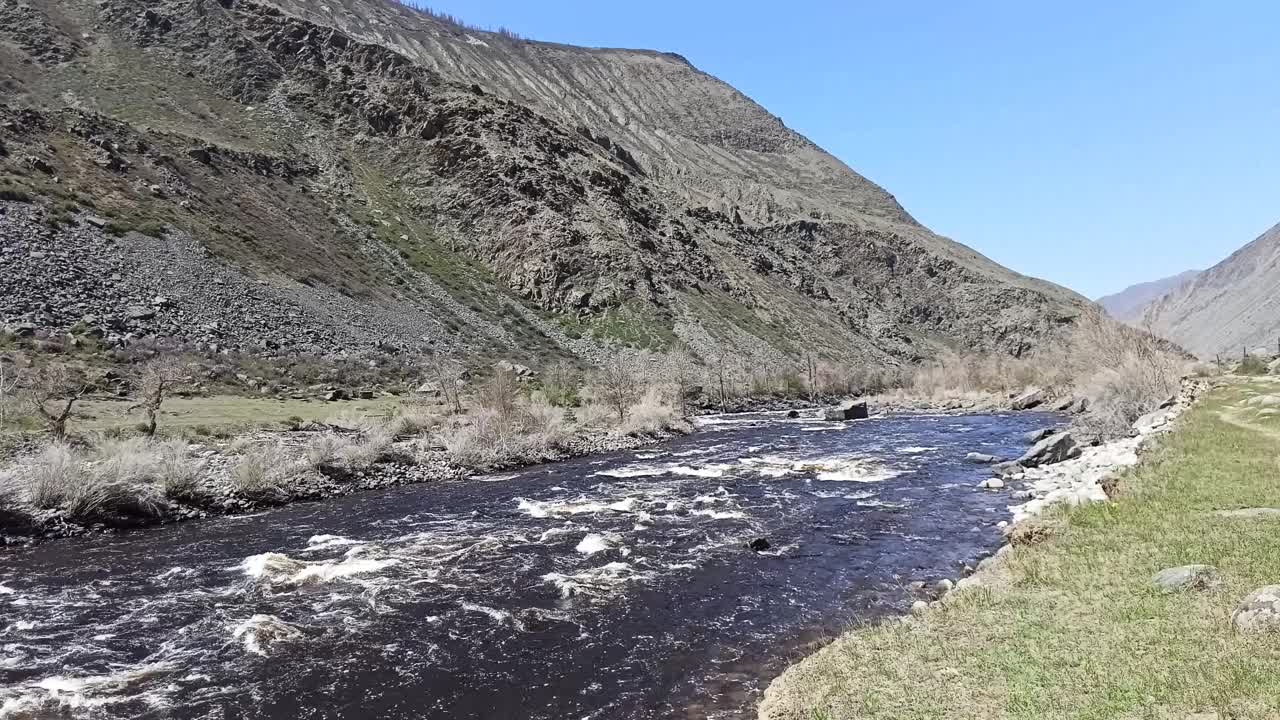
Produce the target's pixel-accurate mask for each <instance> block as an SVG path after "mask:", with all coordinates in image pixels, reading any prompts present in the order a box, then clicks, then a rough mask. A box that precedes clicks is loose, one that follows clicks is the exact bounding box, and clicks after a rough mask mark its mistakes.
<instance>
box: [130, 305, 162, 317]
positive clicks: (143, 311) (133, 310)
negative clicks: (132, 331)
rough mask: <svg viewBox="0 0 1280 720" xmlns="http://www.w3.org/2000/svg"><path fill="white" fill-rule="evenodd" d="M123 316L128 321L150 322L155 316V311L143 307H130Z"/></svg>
mask: <svg viewBox="0 0 1280 720" xmlns="http://www.w3.org/2000/svg"><path fill="white" fill-rule="evenodd" d="M124 314H125V317H127V318H129V319H130V320H150V319H151V318H153V317H155V316H156V311H155V309H154V308H149V307H146V306H144V305H130V306H129V307H128V308H126V309H125V311H124Z"/></svg>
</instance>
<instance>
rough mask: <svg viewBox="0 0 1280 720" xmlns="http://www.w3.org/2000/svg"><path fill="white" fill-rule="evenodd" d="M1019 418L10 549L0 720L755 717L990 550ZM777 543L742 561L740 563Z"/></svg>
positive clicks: (627, 462) (739, 429)
mask: <svg viewBox="0 0 1280 720" xmlns="http://www.w3.org/2000/svg"><path fill="white" fill-rule="evenodd" d="M1054 422H1056V419H1055V418H1054V417H1053V416H1049V415H1041V414H1034V413H1022V414H994V415H968V416H942V415H889V416H884V417H875V418H872V419H870V420H866V421H856V422H849V423H835V424H832V423H823V422H819V421H811V420H785V419H784V418H782V417H781V416H778V415H759V416H746V417H744V416H736V417H725V418H711V419H709V420H708V421H707V422H706V424H705V425H704V428H703V432H700V433H697V434H695V435H693V436H690V437H687V438H682V439H679V440H677V441H674V442H671V443H669V444H667V445H664V446H661V447H658V448H653V449H649V450H645V451H640V452H627V453H619V454H615V455H610V456H599V457H593V458H584V459H580V460H575V461H569V462H564V463H559V464H554V465H548V466H542V467H537V468H532V469H529V470H527V471H524V472H520V473H515V474H510V475H504V476H490V477H485V478H481V479H479V480H475V479H473V480H469V481H459V482H452V483H439V484H435V485H419V486H411V487H404V488H397V489H393V490H389V491H383V492H373V493H367V494H363V495H357V496H353V497H348V498H341V499H336V500H331V501H325V502H320V503H312V504H302V505H295V506H291V507H286V508H282V509H279V510H275V511H272V512H266V513H261V514H258V515H253V516H244V517H236V518H217V519H210V520H207V521H200V522H191V523H186V524H182V525H176V526H172V527H165V528H159V529H151V530H145V531H137V532H131V533H125V534H120V535H114V536H98V537H87V538H78V539H72V540H64V541H56V542H50V543H46V544H44V545H40V546H37V547H34V548H25V549H10V550H0V553H3V554H0V718H25V717H41V718H43V717H74V718H80V717H84V718H94V717H103V718H115V717H127V718H133V717H144V718H210V719H213V718H216V719H218V720H225V719H229V718H360V719H362V720H364V719H368V718H379V719H383V718H450V719H453V718H521V719H524V718H530V719H533V718H537V719H544V718H545V719H548V720H550V719H555V720H561V719H562V718H574V719H608V720H618V719H637V720H638V719H641V718H663V719H666V718H746V717H752V716H753V715H754V705H755V703H756V702H757V701H758V699H759V694H760V693H761V692H762V691H763V689H764V687H765V686H766V685H767V683H768V681H769V679H770V678H772V677H773V676H775V675H776V674H777V673H778V672H780V671H781V670H782V668H783V667H785V665H786V664H787V662H789V661H791V660H794V659H795V657H796V656H797V655H798V654H799V653H800V652H801V651H802V650H803V649H804V648H806V647H811V646H812V643H813V642H815V641H816V640H819V639H820V638H822V637H824V636H829V635H831V634H834V633H836V632H839V630H840V629H841V628H842V627H844V626H845V625H846V624H847V623H848V622H850V621H853V620H865V619H872V618H875V617H877V616H881V615H883V614H885V613H891V612H902V611H903V610H904V609H905V608H906V606H907V605H909V604H910V602H911V598H910V596H909V593H908V592H907V590H906V589H905V586H906V585H907V584H908V583H910V582H912V581H914V580H923V581H933V580H936V579H938V578H940V577H955V576H956V575H957V574H958V572H959V570H960V567H961V565H962V564H963V563H964V562H966V561H970V562H971V561H974V560H976V559H977V558H979V557H982V556H983V555H985V554H988V553H990V552H991V551H992V550H994V549H995V548H996V547H997V546H998V544H999V537H1000V536H999V531H998V530H997V529H996V527H995V525H996V523H997V522H999V521H1001V520H1004V519H1007V517H1008V511H1007V505H1008V504H1009V502H1010V501H1009V498H1008V496H1007V495H1006V494H1005V493H1001V492H991V491H986V490H979V489H976V488H975V485H976V484H977V483H978V482H980V481H981V480H983V479H985V478H986V477H989V471H988V470H987V469H986V468H983V467H980V466H976V465H972V464H968V463H966V462H965V461H964V455H965V453H967V452H970V451H979V452H985V453H992V454H996V455H1003V456H1006V457H1008V456H1015V455H1016V454H1017V453H1019V452H1021V450H1022V447H1021V437H1020V436H1021V435H1022V434H1023V433H1024V432H1026V431H1028V430H1031V429H1036V428H1039V427H1042V426H1046V425H1050V424H1053V423H1054ZM757 538H765V539H767V540H768V542H769V544H770V548H769V549H767V550H765V551H763V552H755V551H753V550H751V549H749V548H748V547H747V544H748V542H750V541H751V540H754V539H757Z"/></svg>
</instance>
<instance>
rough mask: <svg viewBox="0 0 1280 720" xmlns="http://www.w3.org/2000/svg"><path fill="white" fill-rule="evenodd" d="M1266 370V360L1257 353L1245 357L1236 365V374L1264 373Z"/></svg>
mask: <svg viewBox="0 0 1280 720" xmlns="http://www.w3.org/2000/svg"><path fill="white" fill-rule="evenodd" d="M1267 372H1268V368H1267V361H1266V360H1263V359H1262V358H1260V357H1258V356H1257V355H1250V356H1248V357H1246V358H1245V359H1244V360H1241V361H1240V364H1239V365H1237V366H1236V374H1237V375H1266V374H1267Z"/></svg>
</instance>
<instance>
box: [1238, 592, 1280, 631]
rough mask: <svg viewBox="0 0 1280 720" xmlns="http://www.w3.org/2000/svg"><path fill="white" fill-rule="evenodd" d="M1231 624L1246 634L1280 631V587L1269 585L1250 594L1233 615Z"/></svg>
mask: <svg viewBox="0 0 1280 720" xmlns="http://www.w3.org/2000/svg"><path fill="white" fill-rule="evenodd" d="M1231 624H1232V626H1234V627H1235V629H1236V630H1238V631H1240V632H1245V633H1249V632H1268V631H1271V632H1275V631H1280V585H1267V586H1266V587H1262V588H1258V589H1257V590H1254V591H1253V592H1251V593H1249V595H1248V597H1246V598H1245V599H1244V600H1242V601H1240V604H1239V605H1237V606H1236V609H1235V611H1234V612H1232V613H1231Z"/></svg>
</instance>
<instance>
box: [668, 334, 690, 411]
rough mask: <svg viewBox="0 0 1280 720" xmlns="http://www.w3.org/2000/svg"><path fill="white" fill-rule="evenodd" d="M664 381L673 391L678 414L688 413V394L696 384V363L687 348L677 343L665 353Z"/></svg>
mask: <svg viewBox="0 0 1280 720" xmlns="http://www.w3.org/2000/svg"><path fill="white" fill-rule="evenodd" d="M663 372H664V374H665V375H666V378H665V379H666V381H667V382H668V383H670V384H671V387H672V391H673V392H674V393H675V396H676V397H675V401H676V403H678V404H679V406H680V414H681V415H684V416H687V415H688V414H689V395H690V394H691V393H692V392H693V391H694V388H696V387H697V384H698V364H697V362H696V361H695V360H694V358H693V353H691V352H689V348H687V347H685V346H684V345H679V346H677V347H676V348H675V349H673V350H672V351H671V352H669V353H667V357H666V359H665V362H664V363H663Z"/></svg>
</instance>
